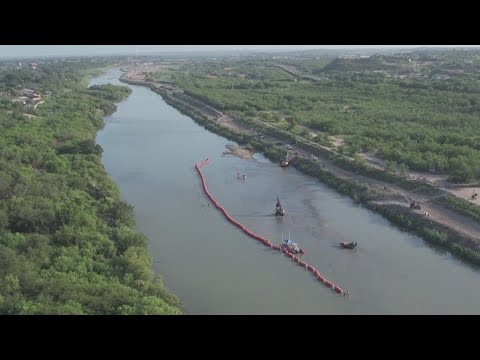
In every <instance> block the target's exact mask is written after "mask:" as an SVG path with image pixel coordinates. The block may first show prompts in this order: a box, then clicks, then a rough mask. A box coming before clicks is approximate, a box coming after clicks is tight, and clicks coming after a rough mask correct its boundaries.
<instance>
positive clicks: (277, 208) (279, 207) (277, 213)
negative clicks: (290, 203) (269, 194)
mask: <svg viewBox="0 0 480 360" xmlns="http://www.w3.org/2000/svg"><path fill="white" fill-rule="evenodd" d="M275 216H285V209H284V208H283V207H282V204H280V200H279V199H278V196H277V205H276V206H275Z"/></svg>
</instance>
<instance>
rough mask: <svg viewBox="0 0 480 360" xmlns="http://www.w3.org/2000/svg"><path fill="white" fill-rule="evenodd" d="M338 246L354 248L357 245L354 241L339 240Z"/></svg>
mask: <svg viewBox="0 0 480 360" xmlns="http://www.w3.org/2000/svg"><path fill="white" fill-rule="evenodd" d="M340 246H341V247H342V248H344V249H354V248H355V247H356V246H357V243H356V242H355V241H352V242H349V243H346V242H341V243H340Z"/></svg>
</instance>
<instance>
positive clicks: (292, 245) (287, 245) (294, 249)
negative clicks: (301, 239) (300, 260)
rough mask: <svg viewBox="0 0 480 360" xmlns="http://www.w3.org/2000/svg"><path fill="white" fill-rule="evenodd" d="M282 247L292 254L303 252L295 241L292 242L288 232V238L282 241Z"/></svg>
mask: <svg viewBox="0 0 480 360" xmlns="http://www.w3.org/2000/svg"><path fill="white" fill-rule="evenodd" d="M282 238H283V233H282ZM282 247H283V248H284V249H285V250H287V251H288V252H289V253H291V254H293V255H296V254H304V253H305V251H303V250H302V249H301V248H300V246H299V245H298V244H297V243H296V242H293V241H292V240H290V233H289V234H288V239H287V240H285V241H284V242H283V244H282Z"/></svg>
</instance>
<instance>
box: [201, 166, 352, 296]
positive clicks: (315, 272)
mask: <svg viewBox="0 0 480 360" xmlns="http://www.w3.org/2000/svg"><path fill="white" fill-rule="evenodd" d="M208 163H209V160H208V158H207V159H205V160H202V161H200V162H199V163H198V164H196V165H195V167H196V169H197V172H198V174H199V175H200V179H201V180H202V185H203V190H204V192H205V194H207V197H208V198H209V199H210V201H211V202H212V203H213V204H214V205H215V207H216V208H217V209H219V210H220V211H221V212H222V213H223V215H224V216H225V218H226V219H227V220H228V221H230V222H231V223H232V224H233V225H235V226H237V227H238V228H240V229H241V230H242V231H243V232H244V233H245V234H247V235H248V236H250V237H251V238H253V239H255V240H258V241H260V242H262V243H263V244H265V245H266V246H268V247H270V248H271V249H273V250H278V251H281V252H283V253H284V254H285V255H286V256H288V257H289V258H291V259H293V261H295V262H296V263H297V264H298V265H300V266H302V267H304V268H305V269H307V270H308V271H311V272H312V273H313V275H314V276H315V277H316V278H317V279H318V281H320V282H321V283H323V284H324V285H325V286H327V287H329V288H331V289H333V290H334V291H335V292H337V293H338V294H341V295H345V296H346V295H348V294H349V292H348V291H347V290H344V289H342V288H341V287H339V286H337V285H335V284H333V283H332V282H331V281H329V280H327V279H325V278H324V277H323V276H322V274H320V272H319V271H318V270H317V269H316V268H314V267H313V266H311V265H309V264H307V263H306V262H304V261H302V260H301V259H300V258H299V257H298V256H295V255H293V254H292V253H290V252H289V251H287V250H286V249H285V248H284V247H282V246H279V245H274V244H272V243H271V242H270V241H269V240H268V239H265V238H264V237H262V236H260V235H257V234H255V233H254V232H252V231H250V230H249V229H248V228H247V227H246V226H245V225H242V224H241V223H239V222H238V221H236V220H235V219H234V218H232V217H231V216H230V214H229V213H228V212H227V210H226V209H225V208H223V207H222V206H221V205H220V204H219V203H218V202H217V200H215V198H214V197H213V196H212V194H210V192H209V191H208V187H207V182H206V181H205V176H204V175H203V173H202V170H201V169H200V168H201V167H202V166H205V165H207V164H208ZM304 253H305V252H304Z"/></svg>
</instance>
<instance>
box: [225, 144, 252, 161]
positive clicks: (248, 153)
mask: <svg viewBox="0 0 480 360" xmlns="http://www.w3.org/2000/svg"><path fill="white" fill-rule="evenodd" d="M225 147H226V148H227V149H228V151H224V152H223V154H222V155H233V156H237V157H239V158H242V159H253V154H255V152H254V151H252V150H249V149H244V148H242V147H240V146H237V145H225Z"/></svg>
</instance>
